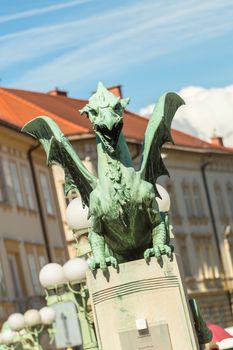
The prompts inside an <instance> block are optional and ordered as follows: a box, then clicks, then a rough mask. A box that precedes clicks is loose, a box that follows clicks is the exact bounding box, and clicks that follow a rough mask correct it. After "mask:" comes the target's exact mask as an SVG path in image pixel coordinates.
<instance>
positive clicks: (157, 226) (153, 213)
mask: <svg viewBox="0 0 233 350" xmlns="http://www.w3.org/2000/svg"><path fill="white" fill-rule="evenodd" d="M148 213H149V217H150V220H151V223H152V225H153V229H152V243H153V247H152V248H148V249H146V251H145V252H144V258H145V259H146V260H148V259H150V257H151V256H155V257H156V258H157V259H160V258H161V256H162V255H164V254H166V255H167V256H168V257H171V255H172V252H173V250H174V249H173V246H172V245H170V244H169V240H170V233H169V223H168V214H167V213H159V211H158V206H157V203H156V202H155V201H153V202H152V208H150V209H148Z"/></svg>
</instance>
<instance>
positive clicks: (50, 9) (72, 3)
mask: <svg viewBox="0 0 233 350" xmlns="http://www.w3.org/2000/svg"><path fill="white" fill-rule="evenodd" d="M87 1H89V0H73V1H66V2H64V3H60V4H55V5H50V6H46V7H37V8H34V9H32V10H27V11H22V12H17V13H13V14H10V15H5V16H0V23H5V22H11V21H16V20H19V19H24V18H27V17H32V16H38V15H41V14H44V13H48V12H54V11H58V10H62V9H65V8H69V7H73V6H77V5H80V4H83V3H85V2H87Z"/></svg>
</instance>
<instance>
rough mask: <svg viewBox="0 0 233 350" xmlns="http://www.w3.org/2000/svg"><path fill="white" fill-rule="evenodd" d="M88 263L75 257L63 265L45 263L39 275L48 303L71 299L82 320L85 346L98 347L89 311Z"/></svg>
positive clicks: (52, 303)
mask: <svg viewBox="0 0 233 350" xmlns="http://www.w3.org/2000/svg"><path fill="white" fill-rule="evenodd" d="M87 269H88V264H87V262H86V261H85V260H84V259H81V258H74V259H71V260H69V261H67V262H66V263H65V264H64V266H63V267H62V266H61V265H59V264H56V263H50V264H47V265H45V266H44V267H43V268H42V269H41V271H40V275H39V279H40V283H41V285H42V286H43V287H44V289H45V293H46V301H47V304H48V305H50V306H51V305H54V304H57V303H59V302H66V301H71V302H72V303H73V304H74V305H75V306H76V310H77V316H78V319H79V321H80V328H81V334H82V341H83V348H84V349H85V350H87V349H93V350H94V349H95V350H97V349H98V345H97V341H96V337H95V332H94V328H93V324H92V321H91V318H90V316H89V312H88V298H89V294H88V290H87V287H86V284H85V279H86V271H87Z"/></svg>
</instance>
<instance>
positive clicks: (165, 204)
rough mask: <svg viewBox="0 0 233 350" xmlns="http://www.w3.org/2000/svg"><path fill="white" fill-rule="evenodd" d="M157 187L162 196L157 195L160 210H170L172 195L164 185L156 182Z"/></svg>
mask: <svg viewBox="0 0 233 350" xmlns="http://www.w3.org/2000/svg"><path fill="white" fill-rule="evenodd" d="M156 187H157V190H158V192H159V194H160V197H161V198H159V197H156V201H157V203H158V206H159V211H160V212H163V213H164V212H168V211H169V210H170V205H171V200H170V196H169V194H168V192H167V190H166V189H165V188H164V187H163V186H161V185H158V184H156Z"/></svg>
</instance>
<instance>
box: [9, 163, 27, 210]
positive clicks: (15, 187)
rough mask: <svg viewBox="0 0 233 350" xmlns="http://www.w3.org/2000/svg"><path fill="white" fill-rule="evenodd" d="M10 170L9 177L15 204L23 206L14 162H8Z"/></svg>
mask: <svg viewBox="0 0 233 350" xmlns="http://www.w3.org/2000/svg"><path fill="white" fill-rule="evenodd" d="M10 172H11V177H12V185H13V190H14V193H15V198H16V204H17V205H18V206H19V207H23V206H24V203H23V196H22V192H21V187H20V183H19V178H18V172H17V167H16V164H15V163H14V162H10Z"/></svg>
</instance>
